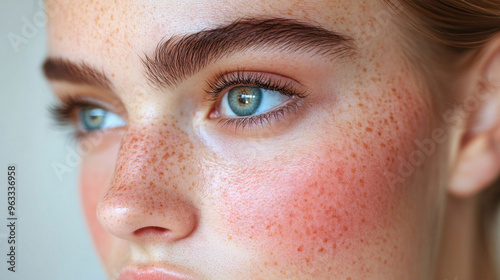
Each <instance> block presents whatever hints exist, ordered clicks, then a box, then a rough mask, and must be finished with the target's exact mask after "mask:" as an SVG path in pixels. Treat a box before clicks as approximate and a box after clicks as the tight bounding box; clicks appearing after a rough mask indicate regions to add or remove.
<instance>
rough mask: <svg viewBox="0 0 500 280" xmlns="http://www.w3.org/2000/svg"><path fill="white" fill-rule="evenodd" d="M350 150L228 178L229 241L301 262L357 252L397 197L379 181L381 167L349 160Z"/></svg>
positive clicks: (226, 213) (224, 209) (224, 208)
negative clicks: (234, 178)
mask: <svg viewBox="0 0 500 280" xmlns="http://www.w3.org/2000/svg"><path fill="white" fill-rule="evenodd" d="M357 151H358V153H359V150H357ZM353 153H354V152H353V151H350V150H322V151H319V152H316V153H315V154H309V155H308V154H307V153H304V155H305V156H301V157H300V158H298V159H294V160H293V161H289V162H274V163H266V165H267V168H266V169H261V170H257V169H256V170H255V171H254V172H249V173H245V176H244V177H245V179H243V180H241V179H240V180H239V181H233V182H232V183H233V185H232V186H230V187H228V188H227V189H226V190H225V191H224V192H223V193H222V198H221V201H222V202H223V203H222V205H223V206H222V209H221V212H222V213H224V214H223V216H224V217H223V219H224V220H225V222H226V223H227V228H229V229H230V233H229V238H230V239H232V240H233V239H234V240H237V241H236V242H241V244H245V246H256V248H254V249H255V250H256V251H260V252H262V250H264V251H266V255H274V256H277V257H278V256H282V257H283V258H280V259H292V260H293V259H295V260H300V261H301V262H304V261H305V262H309V261H313V259H314V258H316V257H321V256H325V255H328V256H331V255H334V254H337V253H339V252H341V253H342V254H345V253H346V252H347V251H351V252H353V253H355V250H356V247H357V246H363V238H365V237H366V236H369V235H370V234H369V232H370V231H373V230H374V229H377V228H380V227H381V226H383V224H384V223H385V222H386V217H387V215H388V212H389V211H391V206H390V205H391V200H393V199H395V197H396V196H397V193H395V192H391V190H390V189H389V188H387V184H386V182H385V180H384V179H383V178H380V174H382V170H381V169H380V168H377V166H376V165H375V164H374V165H372V166H367V165H364V164H363V162H362V160H361V159H358V160H354V159H352V158H350V155H351V154H353ZM317 155H321V156H320V157H318V156H317ZM270 165H273V166H270ZM247 170H248V169H247ZM268 170H272V172H270V171H268ZM239 178H241V176H239ZM249 244H250V245H249Z"/></svg>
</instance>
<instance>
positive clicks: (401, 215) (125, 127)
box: [46, 0, 444, 279]
mask: <svg viewBox="0 0 500 280" xmlns="http://www.w3.org/2000/svg"><path fill="white" fill-rule="evenodd" d="M47 6H48V7H49V8H51V9H53V10H54V11H55V12H54V13H53V16H52V17H51V19H50V21H51V22H50V28H49V36H50V48H49V49H50V50H49V58H57V59H55V60H52V61H49V64H50V65H49V66H50V67H46V71H47V73H48V76H49V78H51V79H52V80H53V85H54V89H55V92H56V94H57V96H58V97H59V98H60V99H61V100H66V101H65V105H63V108H61V110H59V112H60V113H62V114H60V115H64V116H63V117H65V118H69V119H71V120H72V121H73V122H74V124H75V125H76V127H77V130H78V131H79V132H78V135H79V142H80V145H81V151H82V164H81V174H80V188H81V195H82V201H83V206H84V210H85V214H86V217H87V222H88V225H89V228H90V231H91V234H92V236H93V240H94V242H95V245H96V248H97V249H98V252H99V255H100V257H101V259H102V262H103V263H104V266H105V268H106V270H107V271H108V273H109V276H110V277H111V278H112V279H115V278H116V277H118V275H120V274H121V277H122V278H120V279H160V278H161V279H165V278H166V275H167V274H168V275H171V276H172V275H177V277H179V278H181V279H184V278H182V277H186V278H189V279H191V278H193V279H367V278H369V279H426V278H428V277H429V274H430V269H431V266H430V263H431V261H430V259H432V258H433V257H434V252H433V251H432V250H431V248H434V245H435V244H434V243H433V242H434V241H435V240H434V239H435V235H436V233H437V232H436V230H437V229H438V228H439V224H436V223H437V222H438V221H439V217H440V215H439V214H436V211H439V210H440V209H439V208H436V205H438V204H439V197H442V196H440V195H439V194H441V193H442V187H441V186H439V185H438V184H437V183H435V181H437V180H435V178H434V177H435V176H434V174H435V173H437V171H436V168H435V165H433V164H432V163H433V162H435V161H436V160H435V158H438V157H440V156H441V153H442V152H441V150H444V149H443V148H442V147H438V148H437V149H436V151H439V152H432V151H431V152H430V153H427V154H425V151H426V149H427V150H429V149H430V148H429V149H428V148H426V147H424V148H422V145H418V144H417V143H427V145H430V144H429V143H430V142H429V141H430V140H428V139H433V138H431V137H432V135H431V131H432V129H431V128H432V126H433V124H434V123H435V120H434V119H433V118H434V117H433V116H434V115H433V113H432V112H431V109H430V108H431V100H430V97H429V95H428V93H427V92H425V91H424V90H423V89H422V88H423V87H421V86H419V85H420V83H419V80H418V79H417V77H418V75H417V70H416V68H414V67H412V66H411V65H410V64H409V62H408V61H409V60H408V59H407V58H406V56H405V55H404V54H403V51H402V49H403V48H402V45H403V44H402V42H403V38H402V37H401V35H400V33H398V32H399V31H400V30H399V29H398V25H397V24H396V23H395V22H394V21H392V20H395V18H393V17H396V16H395V15H391V14H390V13H389V10H388V7H387V5H386V4H384V3H382V2H381V1H380V2H379V1H352V0H349V1H348V0H345V1H344V0H337V1H269V0H266V1H239V0H236V1H234V0H233V1H182V2H180V1H139V0H137V1H119V2H113V1H62V0H52V1H49V2H48V3H47ZM266 20H268V21H266ZM217 28H222V29H220V30H218V31H217V30H215V29H217ZM169 39H171V40H170V41H167V40H169ZM160 42H163V44H162V43H160ZM59 58H61V59H59ZM70 63H71V64H76V65H70ZM68 67H69V68H68ZM68 100H69V101H68ZM99 108H100V109H99ZM426 141H427V142H426ZM431 144H432V145H434V144H435V142H432V143H431ZM423 146H425V145H423ZM436 147H437V144H436ZM422 151H424V152H422ZM438 154H439V155H438ZM431 172H433V173H432V174H431ZM431 182H432V183H431ZM437 194H438V195H437ZM96 211H97V215H96ZM155 273H156V274H158V275H161V277H159V278H154V277H153V276H152V275H155ZM140 277H144V278H140ZM148 277H149V278H148ZM162 277H163V278H162ZM168 279H178V278H174V277H172V278H168Z"/></svg>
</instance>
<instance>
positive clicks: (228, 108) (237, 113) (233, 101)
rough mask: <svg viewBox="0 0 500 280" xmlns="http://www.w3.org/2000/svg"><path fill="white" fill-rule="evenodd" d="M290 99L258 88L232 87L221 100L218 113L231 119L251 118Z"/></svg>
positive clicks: (272, 91) (276, 92)
mask: <svg viewBox="0 0 500 280" xmlns="http://www.w3.org/2000/svg"><path fill="white" fill-rule="evenodd" d="M290 98H291V97H289V96H286V95H283V94H281V93H279V92H278V91H274V90H267V89H263V88H259V87H249V86H239V87H234V88H232V89H230V90H229V91H228V92H227V93H226V94H225V96H224V97H223V98H222V103H221V108H220V113H221V114H222V115H223V116H231V117H246V116H252V115H255V114H260V113H263V112H266V111H268V110H270V109H272V108H274V107H276V106H278V105H280V104H282V103H283V102H285V101H287V100H289V99H290Z"/></svg>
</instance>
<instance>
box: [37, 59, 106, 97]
mask: <svg viewBox="0 0 500 280" xmlns="http://www.w3.org/2000/svg"><path fill="white" fill-rule="evenodd" d="M42 68H43V73H44V74H45V77H47V79H49V80H54V81H64V82H70V83H74V84H87V85H91V86H95V87H99V88H102V89H106V90H110V89H111V82H110V81H109V79H108V78H107V77H106V75H105V74H104V72H103V71H99V70H97V68H95V67H92V66H90V65H88V64H87V63H85V62H72V61H70V60H67V59H64V58H50V57H49V58H47V59H46V60H45V62H44V63H43V66H42Z"/></svg>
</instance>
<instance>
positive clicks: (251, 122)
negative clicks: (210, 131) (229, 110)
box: [217, 98, 307, 131]
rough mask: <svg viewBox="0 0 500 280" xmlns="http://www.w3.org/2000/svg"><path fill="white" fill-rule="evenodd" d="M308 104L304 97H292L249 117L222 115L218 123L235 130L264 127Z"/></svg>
mask: <svg viewBox="0 0 500 280" xmlns="http://www.w3.org/2000/svg"><path fill="white" fill-rule="evenodd" d="M306 105H307V104H306V103H305V102H304V100H303V99H300V98H292V99H291V100H290V101H287V103H286V104H283V105H280V106H278V107H276V108H274V109H271V110H269V111H267V112H264V113H261V114H258V115H254V116H249V117H221V118H220V119H219V120H218V123H217V124H218V126H220V127H221V128H222V129H234V130H235V131H236V130H240V129H241V130H243V129H250V130H252V129H258V128H263V127H264V126H265V125H274V124H275V123H276V122H279V121H280V120H281V119H282V118H290V117H292V116H293V115H294V114H298V113H300V111H301V110H302V109H303V107H305V106H306Z"/></svg>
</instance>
